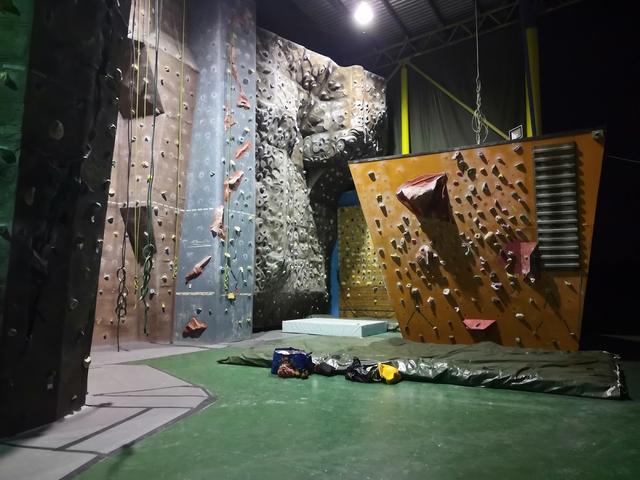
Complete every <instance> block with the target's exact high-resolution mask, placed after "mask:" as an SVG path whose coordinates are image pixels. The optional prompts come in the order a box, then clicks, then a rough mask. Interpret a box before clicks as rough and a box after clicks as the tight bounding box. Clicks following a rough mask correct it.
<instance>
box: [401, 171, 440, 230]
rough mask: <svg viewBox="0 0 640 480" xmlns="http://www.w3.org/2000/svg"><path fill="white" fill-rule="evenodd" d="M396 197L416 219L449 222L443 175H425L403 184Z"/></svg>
mask: <svg viewBox="0 0 640 480" xmlns="http://www.w3.org/2000/svg"><path fill="white" fill-rule="evenodd" d="M396 197H397V198H398V200H399V201H400V203H402V204H403V205H404V206H405V207H407V208H408V209H409V210H410V211H411V212H412V213H413V214H414V215H415V216H416V217H418V219H423V218H428V219H435V220H442V221H445V222H450V221H451V219H452V218H451V207H450V205H449V193H448V191H447V175H446V174H445V173H427V174H425V175H420V176H419V177H416V178H414V179H412V180H409V181H407V182H404V183H403V184H402V185H400V186H399V187H398V190H397V191H396Z"/></svg>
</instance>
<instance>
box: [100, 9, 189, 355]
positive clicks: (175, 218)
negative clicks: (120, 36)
mask: <svg viewBox="0 0 640 480" xmlns="http://www.w3.org/2000/svg"><path fill="white" fill-rule="evenodd" d="M134 6H135V7H136V8H132V9H131V13H130V15H129V34H128V37H129V42H128V43H126V44H125V45H123V49H122V50H121V51H120V52H119V54H120V55H121V57H122V59H123V61H122V63H123V65H125V68H124V69H123V82H122V84H121V88H120V90H119V94H120V101H119V104H118V106H119V114H118V123H117V131H116V149H115V151H114V156H113V163H112V169H111V184H110V187H109V202H108V209H107V219H106V224H105V232H104V247H103V251H102V260H101V268H100V283H99V286H98V301H97V306H96V319H95V328H94V335H93V337H94V344H95V345H100V344H105V343H106V344H114V343H116V342H117V341H118V337H119V339H120V340H122V341H131V340H139V339H149V340H154V341H169V340H170V339H171V337H172V332H173V315H174V296H175V289H176V274H177V265H178V264H179V262H180V259H179V257H178V249H177V247H178V238H179V235H180V224H181V220H182V215H183V213H184V202H185V180H186V173H185V172H186V169H187V165H188V159H189V153H190V148H191V129H192V126H193V111H194V107H195V103H196V88H197V84H198V75H199V73H198V69H197V68H196V65H195V61H194V59H193V57H192V55H191V53H190V49H189V45H188V43H187V39H186V31H185V30H186V28H187V26H188V24H187V22H186V20H187V19H186V15H185V13H186V12H185V9H186V8H187V4H186V3H184V2H183V1H182V0H164V1H163V2H162V9H161V10H160V12H159V18H158V20H159V25H160V29H159V30H158V32H156V12H155V2H137V3H135V5H134ZM149 7H151V9H149ZM156 33H157V35H156ZM156 41H157V42H158V46H159V48H158V67H157V71H156V65H155V59H156V54H155V52H156V48H155V47H156ZM156 85H157V88H158V91H157V97H156V96H155V87H156ZM154 97H155V98H154ZM154 100H155V104H156V105H155V136H154V128H153V124H154ZM152 140H154V141H153V157H154V158H153V163H154V165H153V166H154V173H153V184H152V190H151V195H150V198H149V200H150V201H148V199H147V194H148V191H147V189H148V185H149V183H148V182H149V180H150V177H151V175H152V174H151V155H152ZM149 214H150V217H151V222H149ZM125 222H126V223H125ZM147 235H150V236H151V239H152V241H153V244H154V245H155V254H154V255H153V268H152V269H151V270H150V278H149V295H148V296H147V300H146V301H147V304H148V306H149V310H148V312H147V315H146V316H147V322H146V328H145V307H144V302H143V301H141V300H140V296H141V291H142V287H143V283H144V259H145V255H144V252H143V249H144V246H145V244H146V238H147ZM123 252H124V270H120V269H121V267H122V264H123V257H122V255H123ZM123 272H124V273H125V274H126V278H124V277H123ZM121 280H124V281H123V282H121ZM123 285H124V287H126V292H127V295H126V297H124V298H121V300H122V301H123V302H125V304H126V314H125V312H124V311H123V310H121V312H120V315H118V313H117V312H116V305H117V302H118V296H119V293H120V292H121V291H122V287H123ZM118 322H119V325H118ZM145 330H146V332H145Z"/></svg>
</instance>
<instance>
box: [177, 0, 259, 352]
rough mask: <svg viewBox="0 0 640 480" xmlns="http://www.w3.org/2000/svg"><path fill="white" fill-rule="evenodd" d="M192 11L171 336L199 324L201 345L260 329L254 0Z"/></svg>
mask: <svg viewBox="0 0 640 480" xmlns="http://www.w3.org/2000/svg"><path fill="white" fill-rule="evenodd" d="M188 5H189V8H188V9H187V24H188V43H189V48H190V50H191V51H192V52H193V55H194V58H195V62H196V66H197V68H198V70H199V72H200V75H199V83H198V89H197V94H196V109H195V113H194V124H193V133H192V135H193V136H192V142H191V144H192V147H191V155H190V158H189V166H188V169H187V181H186V189H187V194H186V197H187V198H186V205H185V211H184V214H183V218H182V231H181V236H180V264H179V273H178V278H177V281H178V282H177V286H176V307H175V311H176V319H175V329H174V338H176V339H180V340H183V333H186V332H185V326H187V324H189V322H191V324H194V321H193V320H192V319H194V317H195V320H196V321H197V322H199V323H205V324H206V325H207V328H206V330H204V332H201V334H200V336H199V338H198V339H199V341H202V342H214V341H231V340H241V339H244V338H247V337H248V336H249V335H250V334H251V331H252V327H253V325H252V308H253V283H254V282H253V267H254V258H253V257H254V234H255V232H254V215H255V195H254V193H255V171H254V169H255V150H254V138H255V128H254V125H255V85H256V79H255V54H256V27H255V13H254V9H255V7H254V3H253V1H250V0H235V1H232V0H225V1H217V2H210V1H205V0H201V1H198V2H189V4H188ZM225 186H227V188H225ZM225 192H226V193H225ZM209 257H211V258H210V260H209V261H208V262H207V259H208V258H209ZM198 267H199V268H198ZM194 268H195V272H193V274H192V275H190V274H191V273H192V271H193V270H194ZM196 272H199V273H198V274H197V275H196ZM187 276H189V277H190V278H189V280H188V281H186V280H185V277H187ZM188 338H191V337H187V339H188Z"/></svg>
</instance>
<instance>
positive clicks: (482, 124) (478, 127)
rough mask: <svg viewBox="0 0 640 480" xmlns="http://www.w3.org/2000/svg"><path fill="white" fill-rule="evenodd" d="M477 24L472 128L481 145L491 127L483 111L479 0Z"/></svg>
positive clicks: (476, 10) (476, 5) (475, 8)
mask: <svg viewBox="0 0 640 480" xmlns="http://www.w3.org/2000/svg"><path fill="white" fill-rule="evenodd" d="M473 7H474V15H475V24H476V32H475V38H476V109H475V110H474V111H473V117H472V118H471V128H472V130H473V132H474V133H475V134H476V144H478V145H480V144H481V143H483V142H484V141H485V140H486V139H487V135H488V134H489V128H488V127H487V119H486V118H485V116H484V115H483V113H482V83H481V82H480V45H479V40H478V36H479V35H478V0H475V1H474V2H473Z"/></svg>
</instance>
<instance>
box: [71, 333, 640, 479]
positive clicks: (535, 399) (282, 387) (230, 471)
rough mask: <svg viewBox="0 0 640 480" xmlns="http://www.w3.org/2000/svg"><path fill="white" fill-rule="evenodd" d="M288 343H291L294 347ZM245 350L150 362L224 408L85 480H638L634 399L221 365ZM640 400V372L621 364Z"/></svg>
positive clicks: (638, 406)
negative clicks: (297, 376) (276, 373)
mask: <svg viewBox="0 0 640 480" xmlns="http://www.w3.org/2000/svg"><path fill="white" fill-rule="evenodd" d="M285 343H292V344H294V342H287V341H285ZM238 352H239V349H236V348H225V349H218V350H208V351H204V352H198V353H193V354H188V355H181V356H176V357H167V358H162V359H157V360H151V361H146V362H144V363H147V364H149V365H152V366H153V367H156V368H158V369H161V370H164V371H166V372H168V373H170V374H172V375H175V376H177V377H180V378H183V379H184V380H187V381H189V382H192V383H195V384H199V385H201V386H203V387H205V388H207V389H208V390H209V391H211V392H212V393H214V394H215V395H216V396H217V397H218V399H217V401H216V402H215V403H214V404H213V405H211V406H210V407H208V408H206V409H205V410H202V411H200V412H198V413H196V414H194V415H192V416H190V417H188V418H186V419H184V420H182V421H180V422H178V423H176V424H174V425H172V426H170V427H168V428H166V429H165V430H163V431H161V432H159V433H157V434H155V435H153V436H151V437H149V438H147V439H144V440H142V441H140V442H138V443H136V444H134V445H132V446H130V447H129V448H127V449H125V450H124V451H122V452H121V453H119V454H117V455H115V456H113V457H111V458H108V459H106V460H104V461H102V462H100V463H98V464H96V465H94V466H92V467H91V468H90V469H89V470H87V471H85V472H83V473H82V474H81V475H80V477H79V478H82V479H150V480H159V479H208V480H209V479H223V480H227V479H251V480H254V479H278V480H285V479H309V478H327V479H392V480H402V479H420V480H423V479H436V480H437V479H466V478H473V479H522V478H524V479H555V478H557V479H580V480H585V479H609V478H611V479H614V478H615V479H638V478H640V402H638V401H635V400H629V401H612V400H594V399H587V398H577V397H567V396H560V395H549V394H540V393H527V392H516V391H508V390H489V389H481V388H469V387H458V386H452V385H434V384H426V383H413V382H402V383H400V384H398V385H393V386H388V385H380V384H354V383H351V382H347V381H345V379H344V378H343V377H333V378H327V377H320V376H312V377H311V378H310V379H308V380H291V379H289V380H283V379H280V378H277V377H273V376H271V375H270V373H269V371H268V370H267V369H264V368H253V367H242V366H233V365H220V364H217V363H216V360H218V359H220V358H223V357H226V356H228V355H231V354H236V353H238ZM625 374H626V376H627V380H628V383H629V389H630V392H631V396H632V397H633V396H634V394H635V396H640V364H638V363H633V364H631V363H629V364H625Z"/></svg>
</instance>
